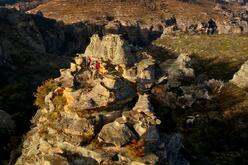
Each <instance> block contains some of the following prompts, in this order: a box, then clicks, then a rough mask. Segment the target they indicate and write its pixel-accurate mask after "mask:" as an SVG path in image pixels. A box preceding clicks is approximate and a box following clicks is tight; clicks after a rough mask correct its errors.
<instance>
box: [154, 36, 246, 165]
mask: <svg viewBox="0 0 248 165" xmlns="http://www.w3.org/2000/svg"><path fill="white" fill-rule="evenodd" d="M247 42H248V36H247V35H218V36H207V35H193V36H191V35H179V36H167V37H166V38H163V39H160V40H157V41H156V42H155V45H160V46H162V47H163V48H162V50H163V51H164V52H168V53H169V54H170V55H171V54H172V55H174V56H177V54H178V53H182V52H184V53H185V52H186V53H190V54H193V57H194V58H195V59H196V60H197V61H198V62H197V65H196V67H199V68H200V69H198V70H197V71H198V72H199V73H203V72H204V73H207V74H208V75H209V76H210V77H212V78H218V79H222V80H226V81H228V80H229V79H231V78H232V76H233V74H234V72H236V71H237V70H238V69H239V67H240V65H241V64H242V63H243V62H244V61H245V60H248V47H247ZM159 55H160V56H167V54H161V53H160V54H159ZM159 59H166V58H165V57H159ZM173 113H175V114H174V116H176V118H175V120H176V122H177V128H178V129H179V130H180V131H181V132H182V133H183V134H184V144H185V146H186V147H187V148H188V149H189V150H190V152H191V154H192V155H195V156H196V158H197V159H192V160H191V164H203V163H204V164H210V165H211V164H230V165H231V164H247V163H248V160H247V156H248V148H247V146H248V144H247V138H248V134H247V132H248V124H247V122H248V120H247V119H248V93H247V91H245V90H243V89H240V88H238V87H237V86H235V85H233V84H231V83H226V85H225V87H224V89H223V90H222V91H221V92H220V93H218V94H216V95H215V97H214V99H212V100H211V101H201V102H199V103H196V104H194V106H193V107H192V108H188V109H186V110H183V111H177V112H175V111H174V112H173ZM195 114H198V115H199V118H198V119H197V120H196V122H195V123H194V125H193V126H190V127H189V126H186V125H185V120H186V118H187V116H190V115H195Z"/></svg>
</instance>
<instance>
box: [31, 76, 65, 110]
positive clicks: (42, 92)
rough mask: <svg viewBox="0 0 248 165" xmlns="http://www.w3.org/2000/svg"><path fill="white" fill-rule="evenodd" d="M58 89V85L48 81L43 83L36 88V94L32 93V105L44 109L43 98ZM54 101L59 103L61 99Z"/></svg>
mask: <svg viewBox="0 0 248 165" xmlns="http://www.w3.org/2000/svg"><path fill="white" fill-rule="evenodd" d="M57 87H58V84H57V83H56V82H55V81H54V80H52V79H50V80H47V81H45V82H44V83H43V84H42V85H41V86H39V87H38V88H37V92H35V93H34V96H35V98H36V99H35V102H34V105H35V106H37V107H39V108H43V107H45V97H46V95H48V93H49V92H51V91H54V90H55V89H56V88H57ZM55 101H57V102H60V101H61V99H58V98H57V99H56V100H55ZM58 106H59V105H58Z"/></svg>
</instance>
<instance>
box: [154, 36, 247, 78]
mask: <svg viewBox="0 0 248 165" xmlns="http://www.w3.org/2000/svg"><path fill="white" fill-rule="evenodd" d="M247 43H248V35H247V34H240V35H216V36H207V35H176V36H166V37H164V38H162V39H159V40H157V41H156V42H155V44H157V45H160V44H161V45H163V46H165V48H166V49H169V50H172V51H175V52H177V53H180V52H184V53H185V52H186V53H190V54H193V56H194V57H195V58H196V59H197V61H198V62H199V64H200V65H201V66H203V67H204V69H205V70H204V71H206V72H207V73H208V75H209V76H211V77H213V78H217V79H222V80H228V79H231V78H232V76H233V74H234V73H235V72H236V71H237V70H238V69H239V67H240V66H241V64H242V63H243V62H244V61H246V60H248V46H247Z"/></svg>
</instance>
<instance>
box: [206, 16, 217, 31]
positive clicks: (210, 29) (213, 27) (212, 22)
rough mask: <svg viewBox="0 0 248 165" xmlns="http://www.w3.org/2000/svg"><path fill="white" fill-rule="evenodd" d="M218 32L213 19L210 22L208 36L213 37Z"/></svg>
mask: <svg viewBox="0 0 248 165" xmlns="http://www.w3.org/2000/svg"><path fill="white" fill-rule="evenodd" d="M216 30H217V25H216V23H215V22H214V20H213V19H212V18H211V19H210V20H209V21H208V30H207V34H208V35H213V34H214V33H215V32H216Z"/></svg>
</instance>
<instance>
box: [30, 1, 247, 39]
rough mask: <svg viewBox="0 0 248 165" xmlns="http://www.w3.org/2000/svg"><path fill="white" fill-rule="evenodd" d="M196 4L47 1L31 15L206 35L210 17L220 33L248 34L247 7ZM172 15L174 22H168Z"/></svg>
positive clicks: (65, 20) (180, 2)
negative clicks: (117, 23)
mask: <svg viewBox="0 0 248 165" xmlns="http://www.w3.org/2000/svg"><path fill="white" fill-rule="evenodd" d="M195 2H196V3H189V2H187V1H179V0H159V1H132V0H126V1H118V0H117V1H116V0H112V1H108V0H101V1H94V0H93V1H69V0H68V1H67V0H65V1H64V0H63V1H62V0H50V1H48V2H47V3H45V4H42V5H40V6H38V7H37V8H34V9H32V10H31V11H30V12H32V13H36V12H38V11H41V12H42V13H43V14H44V16H45V17H48V18H53V19H56V20H61V21H64V22H65V23H75V22H82V21H83V22H84V21H89V22H94V23H98V24H101V25H106V26H108V24H109V26H113V24H115V22H116V21H117V22H120V23H121V25H123V26H126V25H136V24H139V26H141V27H142V28H152V27H153V28H159V29H161V30H163V31H164V33H171V32H174V31H183V32H190V33H205V32H206V26H207V23H208V20H209V19H210V18H212V19H214V20H215V22H216V24H217V26H218V33H219V34H223V33H241V32H247V31H248V25H247V7H246V6H241V5H237V4H230V5H227V4H226V3H214V2H213V1H210V0H203V1H195ZM216 2H217V1H216ZM172 16H174V17H175V18H176V21H172V20H171V18H172Z"/></svg>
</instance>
